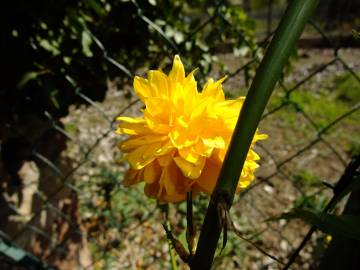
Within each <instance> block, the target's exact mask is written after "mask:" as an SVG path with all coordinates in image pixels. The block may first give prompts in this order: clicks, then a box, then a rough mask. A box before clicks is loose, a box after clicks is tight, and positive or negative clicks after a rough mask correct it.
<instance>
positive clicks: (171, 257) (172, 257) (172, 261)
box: [166, 220, 178, 270]
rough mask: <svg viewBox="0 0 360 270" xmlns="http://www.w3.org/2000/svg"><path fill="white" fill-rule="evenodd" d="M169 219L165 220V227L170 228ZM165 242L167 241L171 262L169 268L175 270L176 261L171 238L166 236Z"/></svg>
mask: <svg viewBox="0 0 360 270" xmlns="http://www.w3.org/2000/svg"><path fill="white" fill-rule="evenodd" d="M170 226H171V224H170V221H169V220H166V227H167V228H168V229H169V230H170V228H171V227H170ZM167 242H168V246H169V255H170V262H171V270H177V269H178V268H177V263H176V255H175V252H174V248H173V246H172V243H171V239H170V238H169V237H167Z"/></svg>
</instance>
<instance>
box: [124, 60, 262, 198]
mask: <svg viewBox="0 0 360 270" xmlns="http://www.w3.org/2000/svg"><path fill="white" fill-rule="evenodd" d="M195 71H196V70H194V71H192V72H191V73H190V74H188V75H187V76H185V71H184V66H183V64H182V63H181V60H180V57H179V56H177V55H176V56H175V58H174V62H173V66H172V70H171V71H170V73H169V75H166V74H164V73H163V72H162V71H160V70H151V71H149V72H148V76H147V79H144V78H140V77H137V76H136V77H135V79H134V89H135V93H136V94H137V95H138V97H139V98H140V99H141V101H142V102H143V103H144V104H145V108H144V109H143V110H142V112H143V117H134V118H133V117H119V118H118V119H117V120H119V121H120V124H119V127H118V130H117V133H119V134H127V135H129V138H128V139H126V140H125V141H123V142H121V143H120V144H119V148H120V149H121V150H122V151H123V152H124V153H126V156H125V159H126V160H127V161H128V162H129V164H130V169H129V170H128V171H127V173H126V176H125V182H124V183H125V185H127V186H130V185H133V184H136V183H139V182H142V181H144V182H145V193H146V194H147V195H148V196H150V197H154V198H157V199H158V200H159V201H165V202H178V201H182V200H184V199H185V198H186V193H187V192H189V191H190V190H191V191H192V192H193V193H194V194H197V193H198V192H200V191H202V192H205V193H208V194H211V192H212V190H213V188H214V186H215V183H216V180H217V178H218V175H219V172H220V168H221V166H222V163H223V160H224V157H225V153H226V150H227V147H228V145H229V142H230V139H231V135H232V133H233V130H234V128H235V124H236V121H237V117H238V114H239V112H240V109H241V106H242V104H243V102H244V99H245V98H244V97H240V98H238V99H236V100H225V97H224V92H223V89H222V82H223V81H224V80H225V79H226V77H224V78H222V79H220V80H218V81H216V82H214V81H213V80H212V79H209V80H208V81H207V83H206V84H205V86H204V87H203V89H202V91H201V92H198V91H197V83H196V80H195V78H194V73H195ZM266 137H267V136H266V135H265V134H261V135H260V134H257V133H256V135H255V136H254V138H253V144H254V143H255V142H256V141H258V140H261V139H265V138H266ZM256 160H259V156H258V155H257V154H256V153H255V151H254V150H252V149H250V150H249V153H248V155H247V159H246V162H245V164H244V168H243V170H242V173H241V176H240V179H239V183H238V190H240V189H243V188H245V187H247V186H248V185H249V184H250V182H251V181H252V180H253V179H254V171H255V169H256V168H257V167H258V164H257V163H256Z"/></svg>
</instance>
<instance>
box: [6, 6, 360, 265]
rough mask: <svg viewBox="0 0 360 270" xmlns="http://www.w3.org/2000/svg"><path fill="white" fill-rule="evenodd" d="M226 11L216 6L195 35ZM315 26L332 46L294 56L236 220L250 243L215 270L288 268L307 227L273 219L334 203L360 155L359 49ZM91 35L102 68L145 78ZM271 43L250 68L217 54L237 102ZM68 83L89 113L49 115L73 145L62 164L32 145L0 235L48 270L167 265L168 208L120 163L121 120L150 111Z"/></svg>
mask: <svg viewBox="0 0 360 270" xmlns="http://www.w3.org/2000/svg"><path fill="white" fill-rule="evenodd" d="M137 10H138V12H137V14H136V15H137V16H139V17H140V18H141V19H142V20H143V22H144V23H145V24H147V25H148V26H149V27H150V28H153V30H154V31H156V32H157V33H158V34H159V35H160V36H161V37H163V38H164V39H165V41H166V42H167V44H168V47H167V48H166V50H168V51H169V53H171V54H175V53H180V54H181V51H180V49H179V47H178V46H177V45H176V42H175V41H173V40H172V39H170V38H169V37H168V36H167V35H166V34H165V33H164V32H163V30H162V29H161V28H160V27H159V26H157V25H156V24H155V23H154V22H152V21H151V20H150V19H149V18H147V17H146V16H145V15H144V14H143V13H142V11H141V9H140V7H138V9H137ZM223 14H224V13H222V12H221V11H220V8H218V9H217V11H216V12H214V14H213V16H211V17H209V18H208V19H206V20H205V22H204V23H203V24H201V25H199V27H198V28H197V29H195V30H194V32H192V33H190V34H188V36H187V38H186V39H191V38H192V37H193V35H195V34H196V33H197V32H199V31H202V29H203V28H204V27H205V26H206V25H208V24H210V25H211V23H212V21H213V20H214V18H216V17H217V16H224V15H223ZM225 27H228V28H231V27H232V26H231V25H226V26H225ZM308 28H309V29H311V30H309V31H311V33H313V34H314V35H316V36H318V37H321V40H324V42H325V43H326V42H327V43H328V44H327V45H326V49H314V48H313V49H304V50H302V49H299V51H298V56H297V57H298V60H294V62H293V63H292V65H291V67H290V68H291V69H290V71H288V72H286V73H284V77H283V79H282V80H281V82H279V84H278V85H277V87H276V90H275V93H274V95H273V97H272V99H271V102H270V104H269V106H268V109H267V112H266V113H265V114H264V116H263V120H262V122H261V125H260V127H259V128H260V130H261V131H262V132H265V133H267V134H269V139H268V140H267V141H266V142H263V143H262V144H260V145H259V146H258V148H257V149H258V151H259V152H260V155H261V157H262V160H261V168H260V170H259V171H258V173H257V179H256V180H255V181H254V182H253V184H252V185H251V186H250V187H249V188H248V189H247V190H245V191H244V192H243V193H241V194H240V196H238V198H237V199H236V202H235V205H234V207H233V210H232V213H231V214H232V217H233V218H234V221H235V223H236V224H237V225H238V227H239V228H240V230H241V231H242V232H243V233H244V235H245V236H246V237H247V238H248V239H249V241H250V243H251V244H249V242H244V241H242V240H241V239H239V238H236V236H234V235H233V236H231V237H230V240H229V243H228V245H227V247H226V249H225V250H224V251H223V253H222V254H221V255H219V256H218V257H217V259H216V260H215V266H216V267H218V268H216V269H225V268H226V267H228V266H231V267H233V268H236V267H240V266H241V265H242V266H243V265H245V266H246V267H247V268H241V269H277V268H278V267H279V262H277V261H276V260H274V259H273V258H271V257H269V256H268V255H266V254H264V253H263V252H261V250H264V251H266V252H267V253H268V254H272V255H273V256H275V257H276V258H277V260H278V261H283V262H284V261H286V260H287V258H288V257H289V256H290V254H291V253H292V252H293V251H294V250H295V249H296V247H297V246H298V245H299V243H300V242H301V240H302V239H303V237H304V235H305V234H306V232H307V230H308V226H307V225H306V224H304V223H301V222H299V221H276V222H264V220H266V219H268V218H270V217H272V216H276V215H279V214H281V213H283V212H285V211H287V210H289V209H291V208H292V207H293V206H296V205H297V206H299V205H305V206H307V207H311V208H318V209H321V208H322V207H324V205H325V203H326V201H327V200H328V198H329V197H330V196H331V188H329V187H328V186H331V185H334V183H336V181H337V180H338V179H339V178H340V176H341V174H342V173H343V171H344V169H345V167H346V164H347V163H348V162H349V159H350V151H353V149H354V147H356V143H357V140H358V139H359V138H358V137H356V134H359V131H360V130H359V126H357V125H356V122H358V120H359V109H360V103H359V102H360V100H359V99H357V100H356V99H349V96H347V95H348V92H347V91H352V92H353V93H354V92H356V91H357V94H354V95H352V94H351V97H352V96H356V95H357V97H359V89H360V77H359V71H360V62H359V61H358V59H360V57H359V56H360V53H359V51H358V50H356V49H354V50H352V49H347V48H342V47H341V44H336V43H335V42H334V41H333V40H332V39H331V38H330V37H329V36H328V34H327V33H326V32H325V31H324V30H322V29H321V27H319V26H318V25H317V24H316V23H315V22H310V23H309V24H308ZM87 31H88V32H89V34H90V36H91V38H92V39H93V42H94V43H95V44H96V45H97V48H98V49H99V50H100V51H101V52H102V55H103V61H104V64H105V65H109V66H113V67H116V68H117V69H118V71H119V74H120V76H127V77H128V78H129V80H130V81H131V80H132V78H133V75H134V74H135V73H137V71H136V70H131V69H130V68H128V67H127V66H126V63H119V62H117V61H116V59H115V58H113V57H112V56H111V52H109V51H107V49H106V48H105V46H104V45H103V44H102V42H101V40H99V39H98V38H97V37H96V36H95V35H94V34H93V33H91V32H90V30H87ZM268 32H271V31H268ZM239 34H241V33H239ZM269 39H271V33H270V34H269V36H267V37H266V38H265V39H264V40H263V41H262V42H259V43H258V47H257V49H256V51H254V52H253V54H252V55H253V56H254V57H253V58H252V59H246V60H244V59H241V58H240V57H236V56H234V55H233V54H232V53H219V54H218V57H219V59H220V60H221V61H223V62H224V63H225V64H227V65H228V66H229V79H228V82H227V83H225V85H224V88H225V89H228V92H227V94H228V95H229V96H237V95H239V94H243V93H246V88H247V86H248V82H249V80H250V79H251V77H252V74H251V72H252V69H251V67H252V66H257V64H258V63H259V61H260V60H261V54H259V53H258V52H259V51H261V50H262V49H263V48H264V47H266V45H267V44H268V41H269ZM353 53H354V54H356V55H357V57H356V55H353ZM259 55H260V56H259ZM218 73H219V71H215V72H214V74H213V76H215V77H218V76H220V75H219V74H218ZM64 80H66V81H67V82H68V83H69V84H70V85H71V86H72V88H73V91H74V93H76V95H77V96H78V97H79V98H80V99H82V100H83V101H84V102H85V104H86V106H80V107H72V108H71V110H70V113H69V115H68V116H66V117H64V118H62V119H60V120H58V119H56V117H54V116H52V115H51V114H50V113H49V112H47V111H44V116H45V117H46V118H47V119H49V120H50V122H51V127H50V128H49V131H48V132H49V134H52V135H49V140H54V145H56V144H57V143H59V142H66V147H64V148H63V149H64V150H61V156H60V157H59V156H57V155H54V154H53V153H52V150H50V151H49V150H46V149H45V150H44V148H43V147H42V145H43V143H42V142H37V143H35V144H34V145H33V146H32V153H31V157H32V158H31V161H27V162H24V163H23V165H22V168H21V170H20V171H19V174H20V175H21V174H23V176H22V177H23V185H22V188H21V191H20V193H19V194H18V196H20V197H21V199H18V200H17V201H16V200H13V198H11V197H10V196H8V197H6V196H5V194H3V197H4V198H5V199H4V202H3V203H6V205H7V207H8V208H9V209H11V211H10V213H11V214H9V215H8V216H6V219H7V220H6V223H7V225H6V226H2V228H0V229H1V239H2V240H1V241H2V243H11V244H13V245H16V246H17V247H19V248H22V249H23V250H27V251H29V252H30V253H32V254H34V255H35V256H36V257H38V258H40V260H41V261H43V262H44V265H43V268H47V267H48V266H46V265H51V266H53V267H55V268H56V267H58V268H60V269H68V268H69V267H71V266H76V267H79V268H80V269H107V268H110V269H142V268H147V269H156V268H160V269H161V268H163V267H166V266H168V261H169V260H168V258H167V256H168V255H167V250H166V249H167V243H166V240H165V233H164V232H163V231H162V228H161V220H162V217H161V213H160V212H161V211H160V210H159V208H158V205H156V203H155V202H154V201H153V200H150V199H148V198H145V197H144V196H143V195H142V192H141V190H140V189H141V188H131V189H128V188H124V187H123V186H122V182H121V180H122V177H123V173H124V171H125V170H126V166H125V165H124V164H117V162H116V160H119V159H120V156H119V155H121V154H120V153H119V150H117V149H116V144H117V143H118V141H119V140H120V139H119V138H118V137H117V136H116V135H115V134H114V129H115V126H116V117H117V116H119V115H134V114H136V113H137V112H138V110H139V108H141V106H142V104H140V102H139V100H138V99H136V97H133V96H132V97H130V98H129V97H125V94H126V93H127V91H130V90H127V91H118V90H117V89H116V85H115V84H114V83H112V82H109V84H108V88H109V89H108V91H107V97H106V98H105V101H104V102H102V103H99V102H96V101H94V100H92V99H91V98H90V97H88V96H87V95H86V94H84V92H83V89H82V85H81V84H79V83H78V82H76V80H75V79H74V78H71V77H70V76H69V75H66V76H65V77H64ZM129 87H130V86H124V88H125V89H129ZM338 87H340V88H341V89H340V90H339V89H337V88H338ZM344 87H348V88H351V89H348V90H347V89H343V88H344ZM239 89H242V90H240V91H238V90H239ZM341 91H343V92H341ZM11 128H14V129H16V127H11ZM354 145H355V146H354ZM54 147H57V146H54ZM323 182H325V183H327V184H326V185H325V184H323ZM49 183H51V184H49ZM200 200H203V201H204V200H205V199H204V198H201V199H200ZM195 204H196V202H195ZM199 204H200V206H198V208H199V209H198V210H197V211H198V212H201V211H202V210H203V208H204V206H203V205H202V204H201V203H199ZM204 205H205V204H204ZM174 208H175V206H174ZM176 208H177V210H176V211H175V210H174V211H173V212H171V216H172V219H171V220H172V223H174V226H175V227H176V226H177V231H176V230H175V232H176V233H179V234H181V232H180V231H181V230H180V229H179V228H183V226H184V224H183V223H182V222H183V221H182V220H181V217H180V216H181V215H183V214H184V208H183V207H182V206H181V205H180V206H176ZM4 218H5V217H4ZM199 220H200V218H199ZM199 220H198V221H199ZM177 222H178V224H177V225H176V223H177ZM198 226H200V224H198ZM180 237H181V236H180ZM324 239H325V236H324V235H322V234H321V233H317V234H315V236H314V237H313V238H312V240H311V241H310V243H309V244H308V245H306V247H305V248H304V249H303V253H302V254H301V256H300V257H299V258H298V260H297V264H294V265H293V267H294V269H297V267H299V269H300V268H301V269H310V268H311V266H312V265H313V263H314V256H315V257H316V256H317V252H320V251H319V249H320V248H321V247H324V246H325V245H326V244H325V243H324V242H322V241H324ZM254 246H255V247H254ZM256 246H257V247H258V248H256ZM1 247H2V246H1ZM259 248H260V249H261V250H260V251H259ZM10 249H11V246H4V248H3V247H2V248H1V250H0V251H1V253H3V254H7V253H8V252H9V250H10ZM160 261H161V262H160ZM300 266H301V267H300ZM227 269H229V268H227Z"/></svg>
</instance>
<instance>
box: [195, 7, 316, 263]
mask: <svg viewBox="0 0 360 270" xmlns="http://www.w3.org/2000/svg"><path fill="white" fill-rule="evenodd" d="M317 4H318V0H293V1H291V2H290V4H289V6H288V8H287V10H286V12H285V14H284V16H283V18H282V20H281V22H280V25H279V27H278V29H277V31H276V33H275V36H274V38H273V40H272V41H271V43H270V46H269V49H268V50H267V52H266V54H265V57H264V59H263V60H262V62H261V64H260V66H259V69H258V70H257V73H256V76H255V78H254V80H253V82H252V85H251V87H250V90H249V93H248V96H247V98H246V100H245V102H244V105H243V107H242V109H241V112H240V116H239V119H238V122H237V125H236V127H235V130H234V134H233V137H232V140H231V143H230V146H229V149H228V152H227V155H226V157H225V161H224V164H223V167H222V170H221V172H220V176H219V179H218V182H217V184H216V186H215V189H214V191H213V193H212V196H211V200H210V203H209V206H208V210H207V212H206V216H205V220H204V223H203V226H202V229H201V233H200V238H199V244H198V247H197V250H196V253H195V256H194V258H193V260H192V262H191V269H210V268H211V265H212V262H213V259H214V255H215V251H216V247H217V243H218V240H219V237H220V233H221V229H222V228H221V226H220V221H219V218H218V213H217V205H218V202H219V200H221V201H225V202H226V205H227V208H228V209H230V207H231V205H232V202H233V200H234V194H235V190H236V186H237V183H238V179H239V177H240V174H241V171H242V168H243V165H244V162H245V160H246V156H247V153H248V151H249V148H250V145H251V142H252V139H253V137H254V134H255V131H256V128H257V126H258V124H259V121H260V119H261V115H262V113H263V112H264V109H265V106H266V104H267V102H268V100H269V98H270V95H271V93H272V91H273V89H274V86H275V84H276V82H277V81H278V79H279V78H280V75H281V72H282V70H283V68H284V66H285V64H286V62H287V60H288V58H289V56H290V53H291V51H292V49H293V47H294V45H295V43H296V41H297V40H298V38H299V37H300V34H301V32H302V30H303V29H304V26H305V24H306V22H307V20H308V18H309V17H310V15H311V14H312V12H313V10H314V9H315V7H316V6H317Z"/></svg>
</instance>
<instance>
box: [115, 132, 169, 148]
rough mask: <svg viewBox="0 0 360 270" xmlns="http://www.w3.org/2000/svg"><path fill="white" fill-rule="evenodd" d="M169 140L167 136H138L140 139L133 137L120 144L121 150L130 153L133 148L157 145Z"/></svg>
mask: <svg viewBox="0 0 360 270" xmlns="http://www.w3.org/2000/svg"><path fill="white" fill-rule="evenodd" d="M166 140H168V137H167V136H156V135H145V136H138V137H135V138H133V137H131V138H129V139H127V140H125V141H123V142H121V143H120V144H119V148H120V149H121V150H122V151H129V150H131V149H133V148H136V147H140V146H144V145H147V144H152V143H157V142H164V141H166Z"/></svg>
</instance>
